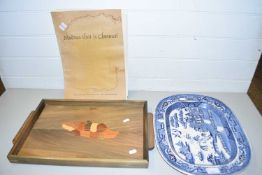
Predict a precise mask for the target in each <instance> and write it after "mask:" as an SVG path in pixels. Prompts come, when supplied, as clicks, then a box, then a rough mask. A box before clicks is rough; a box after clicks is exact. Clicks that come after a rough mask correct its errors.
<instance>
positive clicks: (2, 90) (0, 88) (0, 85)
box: [0, 78, 5, 96]
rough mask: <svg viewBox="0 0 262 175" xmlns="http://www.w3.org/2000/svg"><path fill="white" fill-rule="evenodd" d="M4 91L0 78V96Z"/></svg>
mask: <svg viewBox="0 0 262 175" xmlns="http://www.w3.org/2000/svg"><path fill="white" fill-rule="evenodd" d="M4 92H5V86H4V83H3V82H2V80H1V78H0V96H1V95H2V94H3V93H4Z"/></svg>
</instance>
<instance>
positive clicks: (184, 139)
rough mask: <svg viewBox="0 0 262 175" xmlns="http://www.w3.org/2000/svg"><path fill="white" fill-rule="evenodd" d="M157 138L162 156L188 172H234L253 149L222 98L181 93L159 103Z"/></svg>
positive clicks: (247, 159) (246, 159) (184, 171)
mask: <svg viewBox="0 0 262 175" xmlns="http://www.w3.org/2000/svg"><path fill="white" fill-rule="evenodd" d="M154 128H155V133H156V136H155V139H156V145H157V147H158V150H159V152H160V154H161V156H162V157H163V159H164V160H165V161H166V162H167V163H168V164H169V165H170V166H171V167H173V168H175V169H177V170H178V171H180V172H182V173H185V174H197V175H204V174H207V175H209V174H212V175H214V174H222V175H225V174H232V173H235V172H237V171H240V170H242V169H243V168H244V167H246V166H247V165H248V163H249V160H250V156H251V150H250V146H249V143H248V140H247V138H246V136H245V133H244V132H243V130H242V128H241V126H240V124H239V122H238V120H237V118H236V116H235V115H234V114H233V113H232V111H231V110H230V109H229V108H228V107H227V106H226V105H225V104H223V103H222V102H221V101H219V100H217V99H215V98H212V97H207V96H202V95H193V94H181V95H175V96H170V97H167V98H165V99H163V100H162V101H160V103H159V104H158V106H157V108H156V111H155V119H154Z"/></svg>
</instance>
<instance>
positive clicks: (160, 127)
mask: <svg viewBox="0 0 262 175" xmlns="http://www.w3.org/2000/svg"><path fill="white" fill-rule="evenodd" d="M190 101H194V102H201V103H207V104H208V105H211V106H213V107H214V108H216V110H219V111H221V112H222V113H223V114H224V115H223V117H225V119H226V121H227V123H228V125H229V127H230V129H231V131H232V133H233V136H234V138H235V142H236V145H237V155H236V156H235V157H234V159H233V160H231V161H230V162H228V163H226V164H223V165H211V166H210V165H209V166H207V165H201V166H200V165H196V164H191V163H189V162H187V161H185V160H183V159H181V157H179V156H178V155H177V153H176V152H175V151H174V150H173V149H172V143H170V141H169V139H168V135H167V134H168V133H167V129H166V116H165V114H166V110H167V108H168V107H169V106H171V105H173V104H175V103H178V102H190ZM154 129H155V139H156V145H157V147H158V150H159V152H160V154H161V156H162V157H163V159H164V160H165V161H166V162H167V163H168V164H169V165H170V166H171V167H173V168H175V169H177V170H178V171H180V172H182V173H185V174H196V175H209V174H210V175H211V174H212V175H216V174H220V175H228V174H232V173H235V172H238V171H240V170H242V169H243V168H244V167H246V166H247V165H248V163H249V161H250V157H251V149H250V146H249V143H248V140H247V138H246V136H245V134H244V132H243V130H242V128H241V126H240V124H239V122H238V120H237V118H236V116H235V115H234V114H233V113H232V111H231V110H230V109H229V108H228V107H227V106H226V105H225V104H224V103H222V102H221V101H219V100H217V99H215V98H212V97H208V96H203V95H195V94H179V95H174V96H169V97H167V98H165V99H163V100H161V101H160V102H159V104H158V105H157V107H156V111H155V118H154ZM213 167H214V168H216V169H217V170H219V171H218V172H217V171H216V172H211V171H208V169H209V168H213Z"/></svg>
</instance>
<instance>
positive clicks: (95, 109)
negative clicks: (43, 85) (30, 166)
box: [8, 100, 154, 168]
mask: <svg viewBox="0 0 262 175" xmlns="http://www.w3.org/2000/svg"><path fill="white" fill-rule="evenodd" d="M153 148H154V134H153V120H152V114H149V113H147V102H146V101H131V100H124V101H79V100H42V101H41V102H40V104H39V105H38V107H37V109H36V110H35V111H33V112H31V114H30V115H29V116H28V118H27V119H26V121H25V122H24V124H23V126H22V127H21V128H20V130H19V131H18V133H17V135H16V136H15V138H14V139H13V147H12V149H11V150H10V152H9V154H8V159H9V161H10V162H14V163H36V164H54V165H79V166H109V167H141V168H143V167H147V166H148V161H149V157H148V150H149V149H153Z"/></svg>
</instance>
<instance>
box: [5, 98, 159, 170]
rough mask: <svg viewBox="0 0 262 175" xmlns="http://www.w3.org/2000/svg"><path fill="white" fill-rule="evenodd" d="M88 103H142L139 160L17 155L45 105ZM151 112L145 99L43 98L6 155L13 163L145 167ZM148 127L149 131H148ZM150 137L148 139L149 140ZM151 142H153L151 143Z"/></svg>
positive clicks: (149, 146)
mask: <svg viewBox="0 0 262 175" xmlns="http://www.w3.org/2000/svg"><path fill="white" fill-rule="evenodd" d="M90 103H96V104H102V105H106V104H108V103H110V105H112V103H113V104H115V105H119V104H121V105H130V104H133V105H134V104H137V105H141V104H143V111H144V116H143V117H144V119H143V122H144V129H143V130H144V134H143V142H144V149H143V150H144V156H143V159H141V160H131V159H130V160H127V159H94V158H63V159H61V158H59V157H56V158H50V157H38V156H19V155H18V152H19V150H20V149H21V147H22V145H23V143H24V141H25V140H26V138H27V136H28V135H29V133H30V131H31V129H32V128H33V126H34V124H35V122H36V121H37V119H38V118H39V116H40V114H41V112H42V111H43V109H44V108H45V105H47V104H52V105H56V104H57V105H80V106H81V105H87V104H90ZM151 121H152V114H148V113H147V102H146V101H133V100H113V101H112V100H111V101H110V100H99V101H86V100H48V99H43V100H42V101H41V102H40V104H39V105H38V107H37V108H36V110H35V111H33V112H31V113H30V115H29V116H28V118H27V119H26V121H25V122H24V124H23V125H22V127H21V128H20V130H19V131H18V133H17V134H16V136H15V137H14V139H13V144H14V145H13V147H12V149H11V150H10V152H9V153H8V155H7V157H8V159H9V161H10V162H13V163H33V164H52V165H74V166H98V167H130V168H132V167H133V168H146V167H148V162H149V157H148V150H149V149H152V148H154V142H152V136H149V133H148V132H150V135H152V133H151V132H152V127H153V126H150V127H149V126H148V125H149V124H151V125H152V122H151ZM149 129H150V131H148V130H149ZM149 139H150V140H149ZM152 143H153V144H152Z"/></svg>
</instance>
